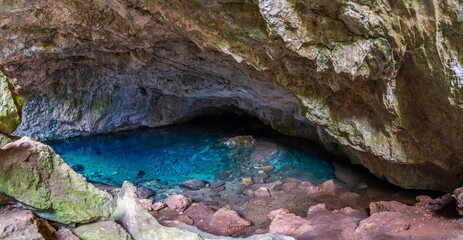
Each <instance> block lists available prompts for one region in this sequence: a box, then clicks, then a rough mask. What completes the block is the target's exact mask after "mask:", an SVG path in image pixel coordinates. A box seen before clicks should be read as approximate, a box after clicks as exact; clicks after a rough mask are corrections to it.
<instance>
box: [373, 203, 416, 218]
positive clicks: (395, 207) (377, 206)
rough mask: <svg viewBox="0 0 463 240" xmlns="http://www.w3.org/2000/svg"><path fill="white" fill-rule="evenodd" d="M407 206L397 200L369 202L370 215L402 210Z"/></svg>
mask: <svg viewBox="0 0 463 240" xmlns="http://www.w3.org/2000/svg"><path fill="white" fill-rule="evenodd" d="M407 208H408V206H407V205H406V204H403V203H400V202H397V201H389V202H386V201H380V202H372V203H370V215H373V214H375V213H379V212H404V211H405V210H406V209H407Z"/></svg>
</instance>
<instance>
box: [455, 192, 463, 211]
mask: <svg viewBox="0 0 463 240" xmlns="http://www.w3.org/2000/svg"><path fill="white" fill-rule="evenodd" d="M453 197H454V198H455V199H456V201H457V211H458V214H460V215H461V216H463V187H459V188H457V189H455V191H453Z"/></svg>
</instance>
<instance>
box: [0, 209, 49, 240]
mask: <svg viewBox="0 0 463 240" xmlns="http://www.w3.org/2000/svg"><path fill="white" fill-rule="evenodd" d="M53 230H54V229H53V227H51V226H50V225H49V224H48V223H47V222H46V221H39V220H38V219H37V218H36V216H35V215H34V213H32V212H31V211H29V210H22V209H17V208H5V209H2V210H0V239H12V240H13V239H30V240H35V239H44V240H45V239H50V238H51V237H52V236H53V234H54V231H53Z"/></svg>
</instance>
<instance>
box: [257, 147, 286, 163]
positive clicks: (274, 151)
mask: <svg viewBox="0 0 463 240" xmlns="http://www.w3.org/2000/svg"><path fill="white" fill-rule="evenodd" d="M279 152H280V149H279V147H278V145H276V144H275V143H271V142H260V143H258V144H257V145H256V147H255V148H254V151H253V153H252V157H251V160H252V162H254V163H261V164H263V163H266V162H267V161H269V160H271V159H273V158H275V157H276V156H277V155H278V153H279Z"/></svg>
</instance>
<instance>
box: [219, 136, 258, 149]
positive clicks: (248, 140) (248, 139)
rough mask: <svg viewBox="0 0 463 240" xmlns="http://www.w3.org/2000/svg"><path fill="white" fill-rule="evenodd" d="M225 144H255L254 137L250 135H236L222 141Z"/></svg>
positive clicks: (236, 145) (252, 145) (232, 145)
mask: <svg viewBox="0 0 463 240" xmlns="http://www.w3.org/2000/svg"><path fill="white" fill-rule="evenodd" d="M224 144H225V145H227V146H229V147H254V145H255V144H256V139H254V138H253V137H252V136H250V135H247V136H236V137H232V138H229V139H228V140H227V141H225V142H224Z"/></svg>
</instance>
